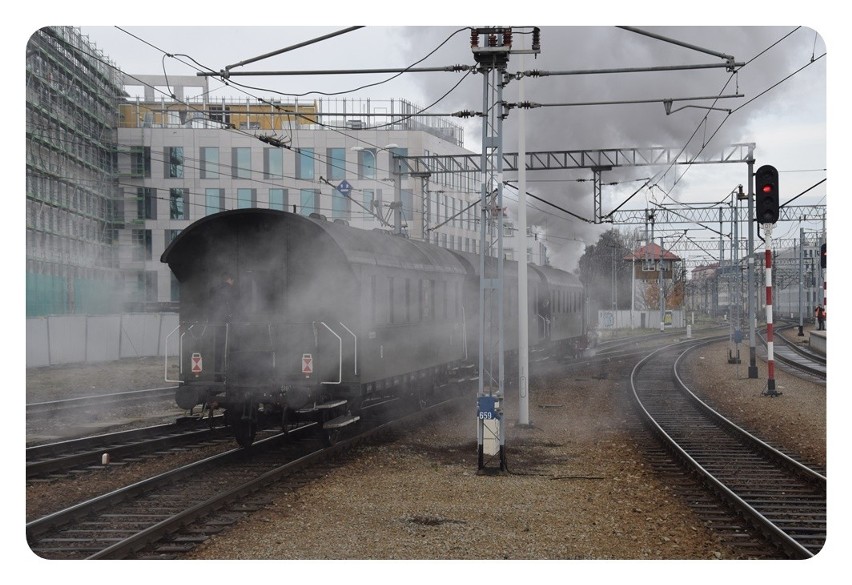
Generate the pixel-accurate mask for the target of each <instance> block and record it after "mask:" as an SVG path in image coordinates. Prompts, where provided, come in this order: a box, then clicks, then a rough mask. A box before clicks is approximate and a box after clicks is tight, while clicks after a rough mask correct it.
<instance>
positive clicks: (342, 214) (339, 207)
mask: <svg viewBox="0 0 852 585" xmlns="http://www.w3.org/2000/svg"><path fill="white" fill-rule="evenodd" d="M350 205H351V203H350V202H349V197H346V196H345V195H343V193H341V192H340V191H338V190H337V189H332V190H331V217H332V218H333V219H345V220H347V221H348V220H349V209H350Z"/></svg>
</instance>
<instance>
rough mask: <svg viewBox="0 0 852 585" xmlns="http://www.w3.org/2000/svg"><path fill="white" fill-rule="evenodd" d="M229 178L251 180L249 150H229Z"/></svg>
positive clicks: (242, 147)
mask: <svg viewBox="0 0 852 585" xmlns="http://www.w3.org/2000/svg"><path fill="white" fill-rule="evenodd" d="M231 177H233V178H234V179H251V148H249V147H247V146H240V147H235V148H233V149H231Z"/></svg>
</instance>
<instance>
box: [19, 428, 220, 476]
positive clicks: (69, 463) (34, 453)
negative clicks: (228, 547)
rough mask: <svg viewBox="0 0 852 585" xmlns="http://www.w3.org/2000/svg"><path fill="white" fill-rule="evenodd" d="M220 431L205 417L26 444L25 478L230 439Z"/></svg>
mask: <svg viewBox="0 0 852 585" xmlns="http://www.w3.org/2000/svg"><path fill="white" fill-rule="evenodd" d="M218 418H219V419H221V416H220V417H218ZM219 423H220V424H221V421H219ZM220 431H221V428H219V427H213V426H212V425H211V421H210V420H209V419H192V420H183V421H180V422H176V423H173V424H162V425H155V426H148V427H144V428H140V429H133V430H128V431H119V432H115V433H105V434H99V435H94V436H90V437H82V438H78V439H69V440H67V441H59V442H55V443H48V444H45V445H36V446H33V447H28V448H27V480H28V481H30V480H44V479H51V478H54V477H57V476H65V475H66V474H68V473H69V472H71V471H79V470H81V469H90V470H96V469H103V468H105V467H106V466H107V465H115V464H122V463H124V462H126V461H129V460H133V459H134V458H138V457H140V456H144V455H150V454H154V453H158V452H164V451H168V450H170V449H175V448H185V447H188V446H191V445H195V446H199V445H204V444H213V443H215V442H224V441H227V442H229V443H230V442H231V440H232V439H231V437H230V436H229V435H227V434H225V433H222V432H220Z"/></svg>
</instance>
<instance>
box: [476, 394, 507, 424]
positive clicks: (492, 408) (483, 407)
mask: <svg viewBox="0 0 852 585" xmlns="http://www.w3.org/2000/svg"><path fill="white" fill-rule="evenodd" d="M476 404H477V407H478V408H477V410H478V411H479V412H478V415H479V420H496V419H499V418H501V413H500V412H499V411H498V410H497V397H496V396H480V397H479V398H477V399H476Z"/></svg>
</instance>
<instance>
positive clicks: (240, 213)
mask: <svg viewBox="0 0 852 585" xmlns="http://www.w3.org/2000/svg"><path fill="white" fill-rule="evenodd" d="M251 225H258V226H260V225H263V226H265V228H271V229H270V233H275V231H279V230H281V231H279V233H284V231H286V230H287V229H295V230H297V231H298V232H299V233H308V234H310V237H311V238H322V239H323V240H324V241H323V242H322V244H323V247H324V248H326V249H335V250H336V251H338V252H339V253H340V254H341V255H342V256H343V257H344V258H345V259H346V260H347V262H348V263H349V264H350V265H357V264H361V265H364V264H368V265H376V266H386V267H395V268H405V269H411V270H419V271H423V272H439V273H456V274H464V273H466V268H465V266H464V264H463V263H462V262H460V261H459V259H458V258H457V257H456V256H455V255H453V254H452V252H450V251H449V250H445V249H444V248H439V247H437V246H433V245H430V244H426V243H424V242H417V241H413V240H410V239H407V238H403V237H400V236H395V235H392V234H389V233H387V232H384V231H378V230H372V231H370V230H362V229H358V228H353V227H350V226H348V225H345V224H342V223H337V222H330V221H326V220H324V219H319V218H312V217H305V216H302V215H297V214H294V213H290V212H287V211H279V210H274V209H260V208H251V209H235V210H230V211H223V212H220V213H215V214H212V215H209V216H207V217H204V218H202V219H199V220H198V221H196V222H194V223H192V224H190V226H189V227H187V228H186V229H184V230H183V231H181V233H180V234H178V236H177V237H176V238H175V239H174V240H173V241H172V242H171V243H170V244H169V246H168V247H167V248H166V249H165V251H164V252H163V254H162V256H161V257H160V261H161V262H164V263H167V264H169V266H170V267H172V269H173V270H175V273H176V275H177V276H178V278H180V274H178V271H179V270H180V266H181V265H183V264H185V263H186V262H188V261H190V260H191V259H193V258H197V257H203V255H204V253H205V249H206V248H207V247H209V243H210V242H211V241H213V240H215V239H217V238H218V237H224V236H227V234H228V233H229V232H231V231H233V230H234V229H236V228H238V227H239V228H244V227H246V226H251ZM273 237H274V236H273ZM311 241H312V242H315V240H313V239H312V240H311Z"/></svg>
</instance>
